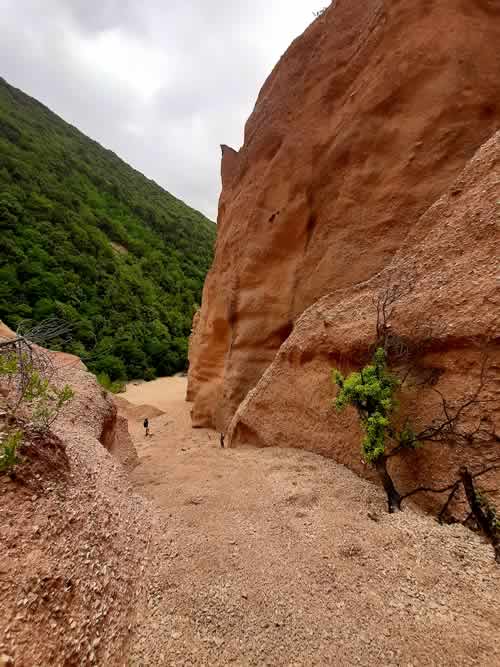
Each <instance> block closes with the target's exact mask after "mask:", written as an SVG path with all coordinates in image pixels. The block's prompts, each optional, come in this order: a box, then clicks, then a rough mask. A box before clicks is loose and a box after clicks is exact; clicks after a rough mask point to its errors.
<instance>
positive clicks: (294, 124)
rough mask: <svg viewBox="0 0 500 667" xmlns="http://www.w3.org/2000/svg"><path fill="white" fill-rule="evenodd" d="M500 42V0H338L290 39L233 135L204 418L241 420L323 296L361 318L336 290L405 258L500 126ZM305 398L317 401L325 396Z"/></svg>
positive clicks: (199, 341)
mask: <svg viewBox="0 0 500 667" xmlns="http://www.w3.org/2000/svg"><path fill="white" fill-rule="evenodd" d="M498 44H500V8H499V7H498V3H496V2H493V1H488V0H481V1H480V0H443V1H442V2H428V1H427V0H399V1H398V2H384V1H382V0H338V1H337V2H336V3H335V4H334V5H332V6H331V7H330V8H329V9H328V10H327V11H326V12H325V13H324V14H323V15H322V16H321V17H319V18H318V19H317V20H315V21H314V23H313V24H312V25H311V26H310V27H309V28H308V29H307V30H306V32H305V33H304V35H302V36H301V37H300V38H298V39H297V40H295V42H294V43H293V44H292V45H291V47H290V48H289V50H288V51H287V53H286V54H285V55H284V56H283V57H282V59H281V61H280V62H279V64H278V65H277V66H276V68H275V69H274V71H273V73H272V74H271V76H270V77H269V79H268V80H267V81H266V83H265V85H264V87H263V89H262V91H261V93H260V95H259V98H258V100H257V104H256V107H255V110H254V112H253V114H252V116H251V117H250V119H249V121H248V123H247V125H246V128H245V142H244V146H243V147H242V148H241V150H240V151H239V152H237V153H236V152H235V151H233V150H231V149H229V148H228V147H223V160H222V181H223V190H222V194H221V198H220V206H219V217H218V241H217V249H216V257H215V261H214V264H213V267H212V269H211V271H210V273H209V276H208V278H207V281H206V285H205V290H204V296H203V304H202V309H201V313H200V316H199V322H198V324H197V327H196V336H195V337H194V338H193V345H194V346H195V348H196V349H192V350H191V354H190V357H191V368H190V398H191V399H192V400H194V406H193V423H194V425H195V426H212V427H216V428H217V429H219V430H221V431H225V430H227V429H228V426H229V423H230V421H231V419H232V417H233V416H234V414H235V412H236V410H237V408H238V406H239V405H240V403H241V402H242V401H243V400H244V399H245V397H246V396H247V394H248V392H249V391H250V390H251V389H252V388H253V387H255V386H256V385H257V383H258V382H259V380H260V378H261V377H262V375H263V373H264V372H265V370H266V369H267V368H268V367H269V365H270V364H271V363H272V362H273V360H274V359H275V356H276V353H277V352H278V350H279V349H280V347H281V345H282V344H283V343H284V342H285V341H286V340H287V338H288V337H289V335H290V333H291V332H292V330H293V329H294V326H296V324H297V321H298V319H299V318H300V316H301V315H302V314H303V313H304V311H305V310H306V309H307V308H309V307H310V306H312V305H313V304H314V303H315V302H316V301H318V300H319V299H321V298H322V297H325V296H326V295H330V296H328V299H329V304H330V305H329V308H330V309H332V310H333V311H335V313H336V317H342V318H344V317H347V318H350V319H352V320H353V324H352V327H353V328H354V329H356V330H358V333H359V327H360V326H361V325H360V323H359V321H357V320H356V318H355V317H354V315H353V314H352V313H343V312H340V311H339V310H338V307H337V306H338V304H340V303H341V302H342V301H343V300H344V299H345V298H346V295H348V296H349V298H354V294H355V293H356V291H355V289H354V287H355V286H357V285H360V284H361V283H363V281H367V280H370V279H372V278H373V276H375V275H376V274H377V273H379V272H380V271H381V270H383V269H384V267H387V266H388V265H389V264H390V263H391V262H392V261H393V259H394V256H395V254H396V253H397V252H398V250H399V249H400V248H401V247H402V246H403V244H404V243H405V239H407V237H408V234H409V233H411V232H412V231H413V230H414V229H415V228H416V224H417V221H418V220H419V218H420V217H421V216H422V215H423V214H424V213H425V211H426V210H427V209H428V208H429V207H430V206H431V205H432V204H433V203H434V202H435V201H436V200H437V199H438V198H439V197H440V196H441V195H442V194H443V193H444V192H445V191H446V190H447V188H448V187H449V186H450V185H451V184H452V183H453V181H454V180H455V178H456V177H457V176H458V175H459V174H460V172H461V171H462V169H463V168H464V166H465V165H466V163H467V162H468V161H469V160H470V159H471V158H472V156H473V155H474V153H475V152H476V150H477V149H478V148H479V147H480V146H481V145H482V144H483V143H484V142H485V141H486V140H487V139H488V138H489V137H491V135H492V134H493V132H494V131H495V130H496V129H497V128H498V127H499V125H500V105H499V100H500V74H499V73H500V50H499V49H498ZM342 290H344V291H342ZM356 290H357V288H356ZM368 324H369V323H367V324H366V329H367V331H368ZM322 326H323V325H322ZM335 326H336V324H335V321H333V322H332V324H331V327H335ZM309 354H311V355H312V358H313V359H314V358H315V353H314V350H312V349H311V350H310V351H309ZM309 389H310V390H311V391H312V389H313V388H312V387H310V388H309ZM303 390H304V388H302V389H299V387H297V391H300V392H302V391H303ZM314 391H317V389H314ZM287 395H288V394H287ZM294 400H295V403H296V405H297V407H298V406H299V405H300V406H302V409H303V410H304V411H306V410H308V409H309V404H310V401H311V395H310V394H307V393H306V394H304V395H302V396H299V395H297V396H295V398H294ZM268 409H271V406H268ZM286 414H287V413H286V412H285V413H284V414H283V419H284V420H285V422H286ZM242 423H243V422H242ZM247 426H248V428H250V426H249V425H247ZM282 429H283V434H284V435H283V437H284V438H285V437H286V433H287V426H286V424H285V423H284V424H283V427H282ZM289 444H291V445H293V444H296V445H300V444H301V443H294V442H292V441H290V442H289ZM304 446H306V445H304Z"/></svg>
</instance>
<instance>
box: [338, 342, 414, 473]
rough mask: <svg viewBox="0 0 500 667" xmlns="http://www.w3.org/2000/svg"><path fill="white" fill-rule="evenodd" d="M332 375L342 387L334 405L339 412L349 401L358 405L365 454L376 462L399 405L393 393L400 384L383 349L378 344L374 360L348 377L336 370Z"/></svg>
mask: <svg viewBox="0 0 500 667" xmlns="http://www.w3.org/2000/svg"><path fill="white" fill-rule="evenodd" d="M333 378H334V382H335V384H336V385H337V386H338V387H339V392H338V394H337V397H336V399H335V406H336V408H337V410H338V411H339V412H340V411H342V410H343V409H344V408H345V407H346V406H347V405H352V406H354V407H355V408H356V410H357V411H358V415H359V418H360V421H361V426H362V428H363V430H364V432H365V437H364V438H363V442H362V447H361V449H362V452H363V456H364V458H365V460H366V461H367V462H368V463H375V462H376V461H377V460H378V459H380V458H381V457H382V456H383V455H384V454H385V451H386V439H387V436H388V435H389V434H390V433H392V425H391V417H392V415H393V413H394V410H395V408H396V407H397V404H396V400H395V398H394V394H395V392H396V390H397V388H398V386H399V382H398V380H397V379H396V378H395V377H394V376H393V375H391V374H390V373H389V372H388V370H387V363H386V358H385V352H384V350H383V349H382V348H379V349H378V350H377V351H376V352H375V355H374V357H373V361H372V363H371V364H369V365H367V366H365V367H364V368H363V369H362V370H361V371H356V372H354V373H351V374H350V375H349V376H348V377H347V378H345V377H344V376H343V375H342V373H340V372H339V371H338V370H334V371H333ZM405 437H406V435H405Z"/></svg>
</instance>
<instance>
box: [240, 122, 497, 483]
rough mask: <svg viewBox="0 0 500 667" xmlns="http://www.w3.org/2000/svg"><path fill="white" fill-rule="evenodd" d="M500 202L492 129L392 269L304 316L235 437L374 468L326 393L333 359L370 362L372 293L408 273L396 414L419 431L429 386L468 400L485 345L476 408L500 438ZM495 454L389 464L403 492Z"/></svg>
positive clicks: (251, 397) (395, 326)
mask: <svg viewBox="0 0 500 667" xmlns="http://www.w3.org/2000/svg"><path fill="white" fill-rule="evenodd" d="M499 202H500V133H497V134H496V135H495V136H494V137H493V138H492V139H491V140H490V141H489V142H488V143H487V144H486V145H485V146H484V147H483V148H481V149H480V151H479V152H478V153H477V155H476V156H475V157H474V158H473V159H472V160H471V162H470V163H469V164H468V166H467V167H466V169H465V170H464V171H463V173H462V174H461V175H460V176H459V178H458V179H457V181H456V182H455V183H454V185H453V186H452V188H451V189H449V190H448V191H447V192H446V193H445V194H444V195H443V196H442V197H441V198H440V199H439V200H438V201H437V202H436V203H435V204H434V205H433V206H432V207H430V209H429V210H428V211H427V212H426V213H425V214H424V215H423V216H422V218H421V219H420V221H419V223H418V224H417V225H416V226H415V228H414V229H413V230H412V231H411V232H410V234H409V235H408V237H407V239H406V242H405V243H404V245H403V247H402V248H401V250H400V251H399V252H398V253H397V255H396V257H395V259H394V261H393V262H392V263H391V264H390V266H389V267H387V268H386V269H385V270H384V271H382V272H381V273H379V274H378V275H377V276H375V277H374V278H373V279H371V280H369V281H367V282H365V283H361V284H359V285H357V286H356V287H355V288H348V289H343V290H339V291H337V292H333V293H332V294H330V295H328V296H326V297H324V298H322V299H320V300H319V301H317V302H316V303H315V304H314V305H313V306H312V307H311V308H309V309H308V310H307V311H306V312H305V313H304V315H303V316H302V317H301V318H300V319H299V321H298V323H297V325H296V326H295V328H294V331H293V333H292V334H291V336H290V337H289V338H288V340H287V341H286V343H285V344H284V345H283V346H282V347H281V349H280V351H279V353H278V355H277V356H276V358H275V360H274V362H273V363H272V364H271V366H270V367H269V368H268V370H267V371H266V373H265V374H264V376H263V377H262V379H261V380H260V382H259V383H258V384H257V386H256V387H255V388H254V389H253V390H252V391H250V392H249V393H248V395H247V397H246V399H245V400H244V401H243V402H242V404H241V405H240V407H239V409H238V410H237V412H236V415H235V417H234V419H233V420H232V423H231V426H230V429H229V433H228V440H229V441H230V442H231V444H232V445H233V446H236V445H238V444H240V443H252V444H255V445H260V446H268V445H269V446H271V445H279V446H294V447H304V448H306V449H310V450H313V451H318V452H320V453H322V454H325V455H329V456H334V457H335V459H336V460H337V461H339V462H341V463H345V464H347V465H349V466H350V467H351V468H353V469H355V470H356V471H357V472H359V473H361V474H363V475H370V469H369V468H368V467H367V466H366V465H365V464H364V463H363V462H362V460H361V456H360V437H361V434H360V431H359V428H358V426H357V419H356V415H355V413H354V411H352V412H351V413H350V414H345V415H344V414H342V415H338V414H337V413H336V411H335V409H334V407H333V405H332V402H331V400H330V398H331V397H333V395H334V390H333V387H332V384H331V379H330V376H331V374H330V372H331V369H332V368H333V367H334V366H336V367H340V368H341V369H342V370H343V371H350V370H352V369H354V368H359V366H360V364H363V363H364V362H365V361H366V360H367V351H368V350H369V348H370V346H371V345H373V340H374V337H375V330H376V307H375V305H374V300H376V298H377V296H378V294H380V293H381V291H383V290H384V289H386V287H387V286H390V285H395V284H401V283H403V282H404V281H408V280H409V281H410V284H411V287H412V289H411V291H410V292H409V293H407V294H406V295H405V296H404V297H403V298H401V300H400V302H399V303H398V304H397V306H396V308H395V311H394V314H393V317H392V320H391V327H392V330H393V331H394V332H395V333H397V334H398V335H399V336H401V337H402V338H403V339H405V340H408V341H411V343H412V344H413V345H416V346H417V347H418V346H419V345H421V346H422V349H421V353H420V355H419V357H418V358H417V359H416V360H415V362H414V365H415V371H414V372H413V375H414V377H413V378H410V379H411V380H412V381H411V382H410V383H409V388H408V389H407V390H405V392H404V394H403V396H404V397H405V400H404V403H403V405H402V412H404V413H407V414H408V415H410V416H411V417H412V419H413V420H414V422H415V424H416V425H417V426H418V425H420V426H422V425H427V424H429V423H430V422H431V421H432V419H433V418H434V417H439V416H440V415H441V414H442V407H441V400H440V397H439V395H438V394H436V393H435V391H434V389H438V390H439V391H441V392H442V394H443V395H445V396H446V397H448V398H449V399H450V400H456V401H457V402H461V401H463V398H464V397H467V396H469V395H470V394H471V393H473V392H474V390H475V388H476V387H477V386H478V381H479V377H478V376H479V373H480V368H481V367H482V362H481V357H482V356H483V354H484V352H485V351H486V352H487V355H488V356H489V362H488V366H487V373H486V385H485V391H484V393H483V394H482V396H481V398H482V399H483V400H484V401H485V403H484V404H483V406H482V408H481V410H482V415H483V417H484V418H486V417H487V418H488V420H489V423H491V424H494V425H495V426H496V432H497V433H500V347H499V344H500V294H499V291H498V285H497V273H498V248H499V241H500V230H499V226H498V212H499ZM431 369H432V370H433V371H435V377H436V378H438V379H437V382H436V384H434V386H433V387H432V386H430V385H429V384H424V385H422V384H421V383H420V382H419V376H421V377H425V376H428V375H429V371H430V370H431ZM498 455H499V452H498V442H496V444H495V443H494V442H493V443H492V442H490V443H488V444H485V445H484V446H483V447H478V448H471V449H470V450H467V449H465V450H463V449H461V448H453V447H443V446H436V445H431V446H427V447H425V448H424V449H422V450H419V451H417V452H415V453H412V454H411V455H409V456H407V457H405V458H404V462H403V463H401V462H398V463H395V466H393V470H394V472H395V474H396V476H397V478H398V480H399V481H400V484H401V485H402V487H403V488H406V489H411V488H413V487H414V486H415V482H417V483H421V484H426V485H429V483H430V484H431V485H434V486H435V485H436V484H435V483H438V485H439V483H442V482H443V481H447V480H448V478H449V476H450V474H454V475H456V471H457V468H458V467H459V465H460V464H461V463H463V462H464V461H468V462H469V463H471V464H472V465H473V466H474V467H476V464H479V463H484V462H485V461H489V460H491V459H493V458H497V459H498ZM497 481H500V475H498V474H497ZM433 483H434V484H433ZM497 486H498V484H497Z"/></svg>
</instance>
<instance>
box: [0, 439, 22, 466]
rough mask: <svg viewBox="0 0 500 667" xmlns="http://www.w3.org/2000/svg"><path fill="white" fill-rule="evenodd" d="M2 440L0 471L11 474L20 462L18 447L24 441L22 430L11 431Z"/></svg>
mask: <svg viewBox="0 0 500 667" xmlns="http://www.w3.org/2000/svg"><path fill="white" fill-rule="evenodd" d="M4 438H5V439H4V440H2V441H0V473H7V474H10V473H12V472H14V469H15V467H16V465H17V463H19V457H18V454H17V449H18V447H19V446H20V445H21V443H22V441H23V432H22V431H11V432H10V433H7V434H6V436H4Z"/></svg>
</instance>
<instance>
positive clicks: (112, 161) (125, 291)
mask: <svg viewBox="0 0 500 667" xmlns="http://www.w3.org/2000/svg"><path fill="white" fill-rule="evenodd" d="M165 159H166V160H167V159H168V156H165ZM215 230H216V227H215V225H214V224H213V223H212V222H210V221H209V220H208V219H207V218H205V217H204V216H203V215H202V214H201V213H198V212H197V211H195V210H193V209H191V208H189V207H188V206H186V205H185V204H184V203H183V202H181V201H179V200H178V199H176V198H175V197H173V196H172V195H170V194H169V193H168V192H166V191H165V190H163V189H162V188H160V187H159V186H158V185H156V184H155V183H154V182H153V181H150V180H148V179H147V178H145V177H144V176H143V175H142V174H140V173H139V172H137V171H135V170H134V169H132V168H131V167H130V166H128V165H127V164H125V163H124V162H123V161H122V160H120V159H119V158H118V157H117V156H116V155H115V154H114V153H112V152H111V151H108V150H105V149H104V148H102V146H100V145H99V144H98V143H96V142H94V141H92V140H91V139H89V138H88V137H86V136H85V135H83V134H82V133H81V132H79V131H78V130H76V129H75V128H74V127H72V126H71V125H68V124H67V123H65V122H64V121H63V120H62V119H60V118H59V117H58V116H56V115H55V114H53V113H52V112H51V111H50V110H49V109H47V108H46V107H45V106H43V105H42V104H40V103H39V102H37V101H36V100H34V99H32V98H30V97H28V96H27V95H25V94H24V93H23V92H21V91H19V90H17V89H15V88H13V87H11V86H10V85H9V84H7V83H6V82H5V81H4V80H3V79H1V78H0V319H2V320H4V321H5V322H6V323H7V324H8V325H10V326H11V327H14V328H15V327H16V325H17V324H18V323H19V321H20V320H25V319H32V320H35V321H40V320H43V319H45V318H47V317H50V316H57V317H61V318H64V319H66V320H68V321H69V322H71V323H72V325H73V340H72V342H71V343H70V344H69V347H68V346H67V347H66V349H67V350H68V351H71V352H74V353H76V354H78V355H80V356H82V357H83V358H84V360H86V361H87V363H88V365H89V366H90V367H91V368H92V370H94V371H95V372H97V373H101V374H107V375H108V376H109V378H110V379H111V380H119V379H125V378H135V377H145V378H149V377H153V376H154V375H165V374H170V373H173V372H176V371H178V370H182V369H183V368H185V366H186V358H187V337H188V335H189V333H190V328H191V320H192V316H193V312H194V310H195V308H196V305H197V304H198V303H200V299H201V290H202V287H203V281H204V279H205V274H206V272H207V270H208V268H209V266H210V263H211V261H212V249H213V243H214V239H215Z"/></svg>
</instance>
